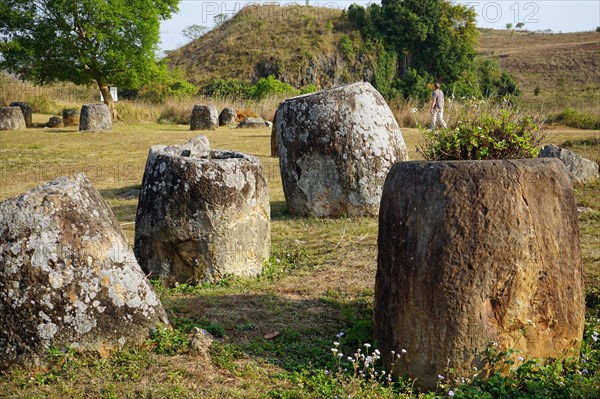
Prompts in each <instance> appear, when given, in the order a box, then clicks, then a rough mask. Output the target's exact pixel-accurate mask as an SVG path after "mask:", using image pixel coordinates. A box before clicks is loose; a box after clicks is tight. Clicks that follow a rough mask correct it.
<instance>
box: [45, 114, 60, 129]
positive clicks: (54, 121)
mask: <svg viewBox="0 0 600 399" xmlns="http://www.w3.org/2000/svg"><path fill="white" fill-rule="evenodd" d="M61 126H63V120H62V119H61V118H60V116H51V117H50V119H48V122H47V123H46V127H51V128H54V127H61Z"/></svg>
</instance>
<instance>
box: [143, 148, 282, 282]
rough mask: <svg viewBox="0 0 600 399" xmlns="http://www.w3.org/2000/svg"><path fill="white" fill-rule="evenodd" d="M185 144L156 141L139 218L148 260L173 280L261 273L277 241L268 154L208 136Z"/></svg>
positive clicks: (158, 274)
mask: <svg viewBox="0 0 600 399" xmlns="http://www.w3.org/2000/svg"><path fill="white" fill-rule="evenodd" d="M184 147H185V146H172V147H164V146H153V147H152V148H151V149H150V154H149V155H148V160H147V163H146V170H145V173H144V178H143V182H142V190H141V192H140V200H139V204H138V210H137V215H136V226H135V253H136V256H137V258H138V261H139V262H140V265H141V266H142V268H143V269H144V271H145V272H146V273H148V274H149V275H150V278H155V279H160V280H162V282H163V283H164V284H165V285H167V286H172V285H174V284H175V283H190V284H196V283H199V282H207V281H211V282H212V281H218V280H220V279H222V278H223V277H225V276H227V275H240V276H255V275H257V274H259V273H260V272H261V271H262V264H263V261H264V260H265V259H267V258H268V257H269V252H270V245H271V229H270V223H271V222H270V205H269V196H268V192H267V182H266V180H265V177H264V173H263V169H262V166H261V164H260V162H259V161H258V159H257V158H255V157H253V156H249V155H246V154H242V153H239V152H234V151H224V150H216V151H209V150H208V141H207V140H206V147H202V146H198V147H197V148H196V149H195V150H192V151H190V150H189V149H185V148H184ZM188 147H189V143H188Z"/></svg>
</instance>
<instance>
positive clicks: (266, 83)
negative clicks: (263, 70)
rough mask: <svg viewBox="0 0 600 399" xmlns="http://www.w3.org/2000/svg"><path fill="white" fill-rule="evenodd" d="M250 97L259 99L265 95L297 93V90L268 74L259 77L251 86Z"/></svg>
mask: <svg viewBox="0 0 600 399" xmlns="http://www.w3.org/2000/svg"><path fill="white" fill-rule="evenodd" d="M251 93H252V98H254V99H256V100H261V99H263V98H265V97H269V96H275V95H279V94H283V95H292V96H293V95H297V94H299V93H300V92H299V90H298V89H296V88H294V87H293V86H291V85H289V84H287V83H284V82H281V81H279V80H277V79H275V76H273V75H269V76H268V77H266V78H260V79H259V80H258V82H256V84H255V85H254V87H253V88H252V91H251Z"/></svg>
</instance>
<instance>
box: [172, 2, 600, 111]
mask: <svg viewBox="0 0 600 399" xmlns="http://www.w3.org/2000/svg"><path fill="white" fill-rule="evenodd" d="M348 38H350V39H351V40H347V39H348ZM343 39H346V42H347V43H351V42H357V41H360V38H359V35H358V32H353V31H352V30H351V29H350V28H349V27H348V26H347V24H345V23H344V22H343V18H342V12H341V11H340V10H335V9H327V8H318V7H305V6H289V7H282V6H278V5H265V6H251V7H246V8H244V9H242V10H241V11H240V12H239V13H238V14H237V15H236V16H234V17H233V18H232V19H231V20H229V21H227V22H226V23H224V24H223V25H221V26H220V27H218V28H216V29H214V30H213V31H211V32H209V33H207V34H206V35H204V36H203V37H201V38H199V39H197V40H195V41H193V42H191V43H189V44H187V45H185V46H183V47H181V48H179V49H177V50H174V51H173V52H171V53H170V55H169V58H170V60H171V65H172V66H176V67H180V68H181V69H183V70H184V71H185V73H186V75H187V77H188V78H189V79H191V80H192V81H193V82H195V83H196V84H198V85H200V86H203V85H205V84H207V83H208V82H210V80H211V79H213V78H236V79H244V80H248V81H255V80H257V79H258V78H260V77H263V76H268V75H269V74H273V75H275V76H276V77H278V78H279V79H280V80H283V81H286V82H288V83H290V84H292V85H294V86H297V87H300V86H305V85H307V84H311V83H313V84H317V85H319V86H321V87H330V86H333V85H337V84H341V83H345V82H348V81H353V80H360V79H365V80H369V79H370V77H372V73H373V72H372V63H371V61H372V60H369V59H368V58H364V57H363V58H362V59H357V57H356V55H354V54H352V48H348V47H345V48H344V50H342V49H341V47H342V46H341V42H343ZM479 42H480V44H479V51H480V54H481V56H483V57H493V58H496V59H498V60H499V62H500V64H501V66H502V67H503V68H505V69H506V70H508V71H509V72H510V73H511V74H512V75H513V76H514V77H515V79H516V81H517V82H518V83H519V85H520V86H521V88H522V90H523V93H524V94H525V95H526V96H528V95H532V93H533V90H534V89H535V88H536V87H539V88H540V90H541V92H542V93H546V94H547V93H548V92H550V93H552V95H556V94H557V93H558V94H561V95H564V94H565V92H572V93H577V92H586V93H587V94H586V96H587V97H589V98H594V99H596V98H597V94H596V93H598V91H599V89H600V34H598V33H596V32H582V33H564V34H553V33H538V32H528V31H507V30H502V31H501V30H491V29H483V30H481V34H480V38H479ZM590 93H591V94H590ZM584 97H585V96H584Z"/></svg>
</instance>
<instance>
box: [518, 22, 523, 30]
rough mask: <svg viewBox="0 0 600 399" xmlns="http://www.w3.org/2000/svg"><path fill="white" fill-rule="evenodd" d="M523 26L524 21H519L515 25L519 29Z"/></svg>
mask: <svg viewBox="0 0 600 399" xmlns="http://www.w3.org/2000/svg"><path fill="white" fill-rule="evenodd" d="M524 26H525V22H519V23H518V24H517V25H516V27H517V29H519V30H521V29H522V28H523V27H524Z"/></svg>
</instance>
